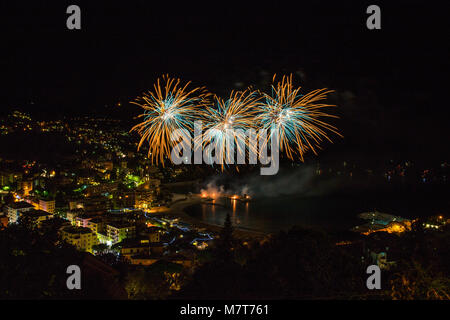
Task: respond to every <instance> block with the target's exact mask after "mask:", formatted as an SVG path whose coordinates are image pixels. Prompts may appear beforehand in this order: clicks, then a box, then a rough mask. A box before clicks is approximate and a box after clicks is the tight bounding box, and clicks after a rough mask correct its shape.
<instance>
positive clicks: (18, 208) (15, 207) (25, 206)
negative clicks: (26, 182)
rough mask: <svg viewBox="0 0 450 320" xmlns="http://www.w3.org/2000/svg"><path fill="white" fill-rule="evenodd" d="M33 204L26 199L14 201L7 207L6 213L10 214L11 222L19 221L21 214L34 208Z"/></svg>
mask: <svg viewBox="0 0 450 320" xmlns="http://www.w3.org/2000/svg"><path fill="white" fill-rule="evenodd" d="M33 208H34V207H33V205H31V204H29V203H28V202H25V201H20V202H13V203H11V204H9V205H7V206H6V207H5V209H6V214H7V215H8V219H9V223H17V220H18V219H19V217H20V215H21V214H22V213H23V212H27V211H30V210H31V209H33Z"/></svg>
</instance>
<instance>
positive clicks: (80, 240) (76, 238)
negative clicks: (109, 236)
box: [60, 226, 98, 252]
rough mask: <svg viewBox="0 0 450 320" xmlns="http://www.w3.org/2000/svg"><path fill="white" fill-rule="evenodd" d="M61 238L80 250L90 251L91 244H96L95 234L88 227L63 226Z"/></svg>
mask: <svg viewBox="0 0 450 320" xmlns="http://www.w3.org/2000/svg"><path fill="white" fill-rule="evenodd" d="M60 232H61V238H62V239H63V240H64V241H65V242H67V243H69V244H71V245H73V246H75V247H76V248H77V249H78V250H80V251H87V252H92V246H94V245H96V244H98V239H97V235H96V234H95V233H94V232H92V230H91V229H89V228H83V227H73V226H70V227H65V228H63V229H61V231H60Z"/></svg>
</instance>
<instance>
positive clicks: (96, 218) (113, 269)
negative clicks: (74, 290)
mask: <svg viewBox="0 0 450 320" xmlns="http://www.w3.org/2000/svg"><path fill="white" fill-rule="evenodd" d="M0 129H1V130H2V135H1V136H0V138H3V139H8V141H14V142H12V143H13V144H15V143H22V142H21V139H23V138H22V137H23V136H24V135H27V137H32V139H33V140H34V141H33V143H32V144H30V148H32V151H33V153H32V154H31V153H27V152H28V151H29V150H25V154H20V155H19V157H20V158H21V159H22V160H20V161H17V160H16V158H15V155H13V154H11V156H9V155H8V154H7V153H6V155H4V156H3V157H2V159H1V160H0V196H1V199H2V206H3V207H2V213H1V214H0V225H1V227H2V228H3V230H7V229H10V228H13V227H14V226H15V225H21V226H25V227H26V228H28V229H29V230H33V232H34V233H36V234H38V235H40V236H41V237H44V238H45V237H48V235H49V234H54V233H55V232H56V234H57V238H56V239H55V240H54V242H53V243H54V245H56V246H61V245H62V246H63V247H64V246H66V245H68V246H69V247H70V248H73V249H75V250H76V251H77V252H80V253H83V254H84V255H85V257H87V258H84V259H88V260H86V261H88V262H86V263H87V264H88V265H90V266H92V265H95V266H96V267H95V268H96V269H95V270H97V269H98V268H100V269H101V270H104V273H105V274H107V275H108V277H112V276H113V275H116V276H117V275H118V274H119V273H118V270H121V271H120V274H128V276H127V277H128V278H127V279H129V278H130V277H132V276H134V277H135V276H136V274H139V272H140V271H139V270H141V269H139V268H144V269H142V270H145V268H147V269H148V268H153V269H154V268H159V269H161V270H162V272H163V273H162V275H163V276H161V277H163V279H165V280H164V283H168V286H169V287H168V289H167V290H168V291H167V293H165V294H169V293H170V292H177V291H178V290H180V289H181V288H182V287H183V286H182V285H181V284H180V282H181V280H180V279H179V277H181V275H182V274H191V275H192V274H195V272H196V270H200V269H199V268H201V267H202V265H204V264H205V263H206V262H208V261H211V252H215V251H214V250H216V249H215V248H216V247H217V243H218V241H219V243H220V241H221V238H223V235H221V234H222V232H223V230H224V227H223V223H224V222H225V221H224V222H222V221H221V222H219V223H216V224H213V223H210V222H207V221H206V220H202V219H199V218H198V217H195V216H193V215H191V214H188V212H187V211H186V208H189V207H192V206H194V207H195V206H198V205H200V206H201V207H205V206H206V208H208V207H209V208H211V210H212V208H217V209H219V208H220V209H222V210H225V211H226V210H229V212H230V213H231V214H232V217H231V219H232V224H233V231H232V232H233V238H234V239H235V240H234V241H235V242H233V243H234V244H233V248H234V252H235V255H236V256H240V255H243V256H244V257H245V255H247V254H248V253H246V252H251V251H248V250H254V248H258V247H260V246H261V245H264V244H265V243H270V242H271V241H273V240H272V239H276V237H277V235H275V234H270V233H268V232H266V231H264V230H257V229H256V228H254V229H251V228H242V227H241V226H240V224H239V221H238V220H236V219H234V212H235V210H236V207H237V206H244V207H246V208H247V207H248V206H249V205H250V206H251V205H252V202H253V201H258V199H254V198H253V197H252V194H251V193H248V192H249V191H246V189H245V188H243V189H241V191H225V190H223V189H221V188H217V187H213V188H211V187H210V186H209V185H208V186H207V185H205V184H206V182H205V179H204V177H205V176H207V175H210V174H214V170H215V169H214V168H212V167H208V166H206V167H204V166H200V167H192V166H167V167H161V166H155V165H152V164H151V163H150V162H149V159H148V158H147V155H146V154H145V153H144V152H139V151H137V150H136V140H135V139H133V136H132V134H131V133H129V132H128V131H127V130H126V125H124V124H123V123H121V121H119V120H114V119H104V118H87V117H86V118H75V119H70V120H51V121H42V120H33V119H32V118H31V116H30V115H28V114H26V113H23V112H20V111H14V112H12V113H11V114H9V115H8V116H7V117H5V118H3V119H2V120H1V125H0ZM48 140H51V141H52V143H54V144H56V145H58V144H59V145H61V146H63V147H61V151H60V152H59V153H57V154H56V153H52V154H51V155H50V154H49V152H51V151H49V150H46V148H47V147H48V146H47V143H45V142H43V141H48ZM24 158H27V160H23V159H24ZM314 166H315V170H314V171H313V173H314V175H315V176H316V177H317V179H323V178H329V177H341V178H344V179H346V181H352V179H358V178H360V177H365V178H366V179H373V180H374V181H381V182H382V183H385V184H386V185H390V184H395V183H400V184H401V183H403V182H405V181H411V180H413V181H416V182H415V183H417V184H418V185H424V186H427V185H430V184H435V185H442V184H445V183H446V179H447V176H446V174H447V171H446V170H447V168H448V164H447V163H442V164H439V165H438V166H436V167H435V168H428V169H419V170H418V168H415V167H414V164H413V163H412V162H411V161H404V162H401V163H398V164H395V163H391V162H387V164H386V166H384V168H382V169H381V170H380V169H379V168H374V169H367V168H364V169H363V168H359V167H358V165H357V163H351V162H349V161H345V162H344V163H341V164H340V165H339V166H336V165H335V164H327V163H324V162H323V163H320V164H319V163H316V164H314ZM358 218H359V220H360V221H361V224H359V225H355V226H354V227H353V228H351V230H348V231H349V235H346V236H345V237H341V238H339V239H336V243H335V245H336V247H340V248H341V247H342V248H344V247H345V248H347V249H348V250H352V251H354V252H355V254H356V255H357V256H360V257H361V258H362V259H363V262H364V263H368V262H370V263H376V264H378V265H379V266H380V267H381V268H382V269H387V270H388V269H389V268H392V267H393V266H394V265H395V264H396V261H398V259H397V257H398V256H399V255H398V254H396V253H395V250H393V249H391V250H388V249H387V247H389V246H388V245H386V243H387V244H389V243H392V242H393V241H395V239H391V240H387V241H388V242H386V240H385V239H384V238H385V236H383V235H384V234H388V235H393V236H398V235H401V234H403V233H408V232H410V231H411V230H412V229H414V226H415V225H417V223H419V220H418V219H416V218H410V217H408V218H402V217H399V216H396V215H392V214H387V213H382V212H381V211H378V210H376V209H374V210H372V211H369V212H366V213H361V214H359V217H358ZM363 222H364V223H363ZM420 224H421V225H422V227H423V228H424V229H429V230H436V231H439V230H442V229H444V228H445V227H446V225H448V219H447V218H446V217H445V216H444V215H438V216H434V217H428V218H427V219H425V220H423V219H421V220H420ZM0 232H1V231H0ZM352 233H353V234H354V235H355V236H352V235H351V234H352ZM380 236H382V237H381V238H380V239H382V240H380V239H378V238H379V237H380ZM361 237H375V238H374V239H378V240H377V243H378V242H380V241H381V242H382V243H385V244H384V245H381V246H379V245H368V244H366V242H367V241H366V240H364V239H365V238H361ZM69 247H68V248H69ZM252 248H253V249H252ZM347 249H346V250H347ZM64 250H69V249H64ZM388 253H389V255H388ZM245 259H248V258H245ZM159 269H158V270H159ZM148 270H150V269H148ZM116 276H114V277H116ZM108 279H109V278H108ZM131 279H132V278H131ZM128 281H132V280H128ZM127 283H128V285H127V286H125V287H126V288H128V290H125V291H126V292H125V291H124V292H123V293H122V295H121V296H120V297H121V298H123V297H126V296H127V297H128V298H130V297H133V292H134V291H133V290H135V289H129V286H131V285H130V283H133V282H127ZM117 292H122V291H120V290H118V291H117Z"/></svg>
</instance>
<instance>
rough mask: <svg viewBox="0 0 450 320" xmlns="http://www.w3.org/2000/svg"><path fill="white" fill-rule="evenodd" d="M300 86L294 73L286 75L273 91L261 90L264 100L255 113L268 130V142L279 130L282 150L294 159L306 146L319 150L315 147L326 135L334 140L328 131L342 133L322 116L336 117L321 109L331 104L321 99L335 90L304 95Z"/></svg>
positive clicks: (326, 137)
mask: <svg viewBox="0 0 450 320" xmlns="http://www.w3.org/2000/svg"><path fill="white" fill-rule="evenodd" d="M275 77H276V76H274V77H273V81H275ZM300 89H301V88H294V86H293V84H292V75H290V76H289V77H288V76H283V77H282V79H281V81H279V82H278V83H277V84H276V85H274V84H273V85H272V93H271V94H270V95H269V94H267V93H262V95H263V97H264V102H263V103H260V104H259V105H258V107H259V112H258V115H257V117H256V120H257V122H258V124H259V127H260V128H261V129H264V130H265V131H266V132H268V134H267V140H266V143H267V144H268V141H269V140H270V139H271V138H272V137H273V136H274V134H277V135H278V140H279V147H280V151H285V152H286V155H287V157H288V158H289V159H291V160H293V159H294V156H295V155H296V154H297V155H298V156H299V158H300V160H303V155H304V153H305V152H306V151H307V150H311V151H312V152H314V154H317V152H316V149H317V148H320V146H319V144H320V143H321V142H322V140H323V139H326V140H328V141H330V142H331V139H330V138H329V137H328V135H327V132H326V131H330V132H333V133H335V134H337V135H339V136H341V135H340V134H339V133H338V132H337V129H336V128H335V127H334V126H332V125H330V124H328V123H326V122H324V121H322V120H321V119H322V118H326V117H329V118H337V117H336V116H334V115H330V114H327V113H325V112H323V111H322V109H323V108H326V107H332V105H329V104H324V103H320V101H322V100H324V99H325V98H326V95H327V94H328V93H331V92H333V91H332V90H327V89H317V90H314V91H311V92H310V93H307V94H306V95H302V94H300Z"/></svg>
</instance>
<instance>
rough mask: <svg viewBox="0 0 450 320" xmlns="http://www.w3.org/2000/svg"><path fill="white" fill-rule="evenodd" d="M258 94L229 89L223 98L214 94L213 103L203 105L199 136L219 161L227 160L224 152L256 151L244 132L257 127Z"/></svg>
mask: <svg viewBox="0 0 450 320" xmlns="http://www.w3.org/2000/svg"><path fill="white" fill-rule="evenodd" d="M259 99H260V97H259V96H258V95H257V93H256V92H254V91H251V90H250V89H248V90H245V91H238V92H231V94H230V97H229V98H228V99H226V100H224V99H221V98H220V97H217V96H216V97H215V105H213V106H209V107H207V108H206V110H205V112H204V113H203V116H204V121H203V122H204V124H205V125H204V129H205V130H204V132H203V135H202V136H201V137H198V138H197V139H201V143H197V145H200V146H202V147H205V146H206V147H209V148H212V149H213V150H214V151H215V158H216V159H218V162H219V163H220V164H221V165H222V168H223V166H224V164H225V163H230V162H231V159H227V156H234V153H235V152H236V153H237V154H240V155H243V156H244V157H245V152H246V150H250V149H251V150H252V152H254V153H255V152H257V150H256V146H255V144H251V143H249V140H248V139H247V133H248V130H249V129H256V127H255V122H254V118H255V115H256V111H257V110H256V107H257V105H258V103H259ZM234 146H236V148H235V149H232V150H230V148H234Z"/></svg>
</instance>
